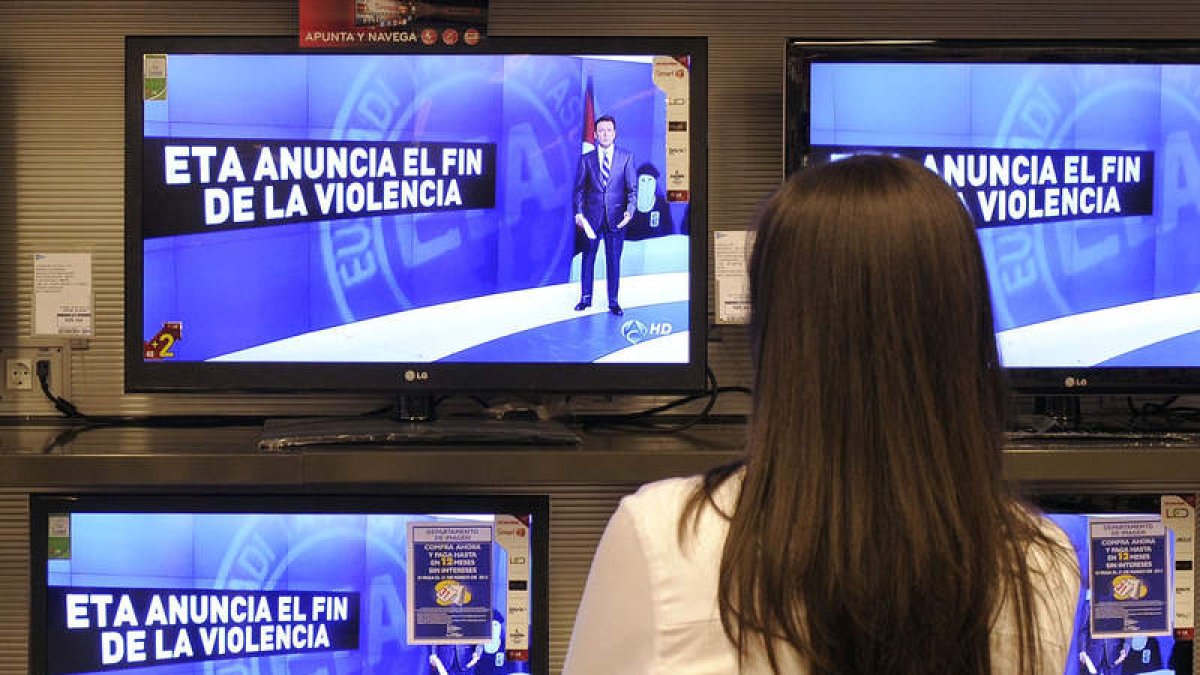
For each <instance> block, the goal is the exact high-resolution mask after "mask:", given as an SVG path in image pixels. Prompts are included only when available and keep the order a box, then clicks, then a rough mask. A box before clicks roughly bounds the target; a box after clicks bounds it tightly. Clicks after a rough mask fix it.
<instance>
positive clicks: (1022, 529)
mask: <svg viewBox="0 0 1200 675" xmlns="http://www.w3.org/2000/svg"><path fill="white" fill-rule="evenodd" d="M750 284H751V298H752V319H751V325H750V330H751V340H752V348H753V355H754V359H755V387H754V410H753V415H752V419H751V422H750V430H749V438H748V452H747V454H746V458H745V460H744V461H743V462H742V463H741V464H742V465H744V471H740V470H738V469H735V468H734V467H721V468H719V469H715V470H714V471H712V472H710V473H709V475H708V476H706V479H705V481H704V483H703V484H702V486H701V487H700V489H699V490H698V491H697V492H696V493H695V494H693V495H692V499H691V500H690V502H689V504H688V508H687V509H685V511H684V515H683V518H682V519H681V521H680V536H681V537H685V536H686V535H687V530H688V528H687V525H688V523H695V522H696V519H697V518H698V515H699V511H700V510H701V509H703V508H707V507H709V506H713V505H715V502H714V492H715V491H716V490H717V489H718V488H719V487H720V486H721V485H722V484H723V483H725V482H726V480H727V479H729V478H731V477H734V476H738V475H741V476H742V484H741V490H740V496H739V497H738V499H737V502H736V510H735V511H733V513H731V514H728V518H729V519H730V523H729V525H730V527H729V534H728V537H727V539H726V542H725V548H724V552H723V556H722V560H721V569H720V584H719V599H718V601H719V605H720V612H721V619H722V622H723V624H724V628H725V632H726V634H727V635H728V636H729V638H730V640H731V641H732V642H733V643H734V644H735V645H736V646H737V648H738V650H739V653H740V654H741V656H742V657H743V659H744V658H745V657H747V656H748V655H749V654H750V653H751V652H752V651H753V650H754V649H756V648H765V650H766V656H767V658H768V660H769V662H770V664H771V666H772V669H773V670H774V671H775V672H776V673H778V672H780V667H781V666H780V656H781V653H782V652H781V651H780V649H788V648H790V649H793V650H795V652H796V654H798V656H799V657H800V658H801V659H802V660H803V661H805V662H806V663H807V664H808V666H809V667H810V668H811V672H812V673H814V674H815V675H835V674H837V675H855V674H863V675H866V674H868V673H869V674H871V675H881V674H887V673H895V674H897V675H900V674H902V675H920V674H922V673H929V674H930V675H932V674H934V673H936V674H938V675H944V674H947V673H955V674H960V673H961V674H968V673H969V674H972V675H976V674H977V675H986V674H988V673H991V672H992V664H991V658H990V649H989V634H990V629H991V627H992V623H993V622H994V621H995V619H996V616H997V613H998V608H999V607H1000V606H1001V605H1002V604H1004V603H1008V604H1007V607H1010V608H1011V609H1012V611H1014V612H1015V616H1016V619H1017V621H1016V626H1017V631H1018V636H1017V637H1018V641H1017V642H1018V644H1016V645H1015V647H1016V650H1015V652H1016V653H1017V654H1019V655H1020V659H1021V662H1020V664H1019V666H1018V667H1019V672H1022V673H1030V672H1035V669H1036V666H1035V665H1034V664H1040V663H1041V657H1040V655H1039V643H1038V639H1037V622H1036V617H1035V612H1034V608H1033V607H1034V604H1033V603H1034V598H1033V597H1032V594H1033V591H1032V590H1031V589H1032V588H1034V587H1035V586H1034V585H1031V584H1030V583H1028V581H1029V577H1030V576H1031V575H1032V574H1035V572H1034V571H1031V570H1030V568H1029V566H1028V564H1027V562H1026V555H1027V550H1028V547H1029V546H1031V545H1037V546H1046V547H1048V548H1054V545H1053V544H1052V542H1051V541H1049V540H1048V538H1047V537H1046V535H1044V534H1043V532H1042V530H1041V529H1040V527H1039V526H1038V523H1037V522H1036V520H1035V519H1034V518H1033V517H1032V516H1031V515H1029V513H1028V512H1027V511H1026V510H1024V509H1022V508H1019V507H1017V500H1016V497H1015V495H1014V493H1013V490H1012V488H1011V486H1010V485H1008V484H1007V483H1006V482H1005V481H1004V480H1003V478H1002V476H1001V445H1002V426H1003V414H1004V396H1005V392H1004V386H1003V382H1002V373H1001V369H1000V362H999V358H998V356H997V352H996V342H995V336H994V327H993V322H992V310H991V301H990V297H989V293H988V284H987V277H986V274H985V271H984V266H983V259H982V255H981V253H980V249H979V245H978V240H977V239H976V234H975V229H974V225H973V223H972V220H971V217H970V215H969V214H968V213H967V212H966V210H965V209H964V208H963V206H962V204H961V203H960V202H959V200H958V197H957V195H956V194H955V193H954V191H953V190H952V189H951V188H950V187H948V186H947V185H946V184H945V183H944V182H942V181H941V180H940V179H939V178H938V177H937V176H936V175H934V174H933V173H932V172H930V171H928V170H926V169H925V168H924V167H922V166H920V165H919V164H917V163H915V162H912V161H909V160H899V159H893V158H889V157H854V158H850V159H846V160H843V161H839V162H834V163H830V164H826V165H823V166H820V167H817V168H813V169H809V170H807V171H804V172H801V173H799V174H797V175H795V176H793V177H792V178H791V179H790V180H788V181H787V182H786V184H785V185H784V186H783V187H782V188H781V189H780V190H779V191H778V192H776V193H775V194H774V195H773V196H772V197H771V198H770V199H769V200H768V201H767V203H766V205H765V207H764V208H763V210H762V211H761V213H760V214H759V218H758V227H757V238H756V241H755V246H754V252H753V255H752V258H751V262H750ZM738 468H740V467H738Z"/></svg>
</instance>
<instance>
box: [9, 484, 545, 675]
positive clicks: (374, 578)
mask: <svg viewBox="0 0 1200 675" xmlns="http://www.w3.org/2000/svg"><path fill="white" fill-rule="evenodd" d="M31 499H32V503H31V508H30V513H31V519H32V522H31V530H30V531H31V539H30V541H31V542H32V547H33V548H32V552H31V561H32V570H31V575H30V578H31V603H30V606H31V612H30V617H31V625H30V630H29V635H30V652H29V661H30V667H29V672H30V673H31V674H32V675H68V674H73V673H98V672H108V673H112V672H124V671H131V672H136V673H139V674H144V675H157V674H163V675H165V674H168V673H169V674H170V675H185V674H189V673H194V674H196V675H201V674H205V675H212V674H213V673H243V674H245V673H251V674H262V675H265V674H267V673H315V672H328V673H343V672H345V673H350V672H355V673H372V672H380V673H383V672H387V673H450V674H454V673H459V674H461V673H478V674H483V673H497V674H499V673H505V674H507V673H541V674H547V673H549V665H548V663H547V659H548V654H549V650H548V644H547V643H548V639H549V623H548V616H547V614H548V606H549V605H548V599H547V582H548V569H549V568H548V552H549V548H548V546H549V544H548V536H549V528H548V522H547V520H548V517H549V504H548V498H547V497H545V496H534V495H518V496H500V495H474V496H470V495H406V496H385V495H373V496H335V495H321V496H315V495H294V494H293V495H280V496H265V495H255V496H250V495H232V494H230V495H192V496H185V495H174V494H172V495H112V494H104V495H100V494H86V495H36V496H33V497H32V498H31Z"/></svg>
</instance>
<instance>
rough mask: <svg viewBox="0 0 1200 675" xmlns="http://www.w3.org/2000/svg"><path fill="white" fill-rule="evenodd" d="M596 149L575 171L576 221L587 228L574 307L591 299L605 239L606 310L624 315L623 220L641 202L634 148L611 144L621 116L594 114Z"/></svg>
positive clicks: (587, 304)
mask: <svg viewBox="0 0 1200 675" xmlns="http://www.w3.org/2000/svg"><path fill="white" fill-rule="evenodd" d="M595 132H596V149H595V150H592V151H591V152H588V153H585V154H584V155H583V156H582V157H581V158H580V159H579V170H578V171H577V172H576V173H575V226H576V227H578V228H579V229H581V230H583V233H584V235H585V236H586V237H587V241H586V242H585V244H584V250H583V264H582V267H581V268H580V270H579V281H580V297H579V304H577V305H575V310H576V311H582V310H585V309H587V308H588V307H590V306H591V305H592V282H593V279H594V278H595V274H596V270H595V268H596V251H597V250H599V248H600V240H601V239H603V240H604V256H605V266H604V271H605V276H606V281H607V282H608V311H610V312H612V313H613V314H616V315H617V316H620V315H621V314H623V313H624V312H622V311H621V305H620V303H618V302H617V290H618V289H619V287H620V284H621V249H622V248H623V247H624V245H625V226H626V225H628V224H629V221H630V219H631V218H633V211H634V208H635V207H636V205H637V174H636V172H635V171H634V167H633V153H631V152H629V151H628V150H624V149H622V148H618V147H617V146H615V145H613V141H615V140H616V139H617V122H616V120H615V119H613V117H612V116H611V115H603V116H601V117H598V118H596V124H595Z"/></svg>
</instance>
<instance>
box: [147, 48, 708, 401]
mask: <svg viewBox="0 0 1200 675" xmlns="http://www.w3.org/2000/svg"><path fill="white" fill-rule="evenodd" d="M706 83H707V48H706V41H705V39H704V38H662V37H629V38H552V37H522V38H505V37H489V38H486V39H484V40H483V41H482V42H480V43H479V44H477V45H474V46H468V45H466V44H463V43H459V44H458V45H456V46H445V45H441V46H423V45H418V46H401V45H397V46H395V47H390V48H388V49H387V50H385V51H379V50H373V51H365V50H358V51H346V50H340V51H339V50H336V49H321V50H309V51H304V50H301V49H300V48H299V47H298V46H297V40H296V37H295V36H294V35H293V36H279V37H128V38H127V39H126V108H125V111H126V140H127V153H126V183H125V187H126V189H125V197H126V208H125V216H126V249H125V250H126V286H125V311H126V317H125V326H126V335H125V386H126V389H127V390H128V391H220V390H224V391H269V392H295V391H299V392H311V391H356V392H361V391H397V392H401V393H404V392H417V393H421V392H436V393H443V392H446V393H462V392H478V391H487V392H491V391H497V392H499V391H508V392H512V391H518V392H530V391H535V392H566V393H573V392H576V393H577V392H607V393H621V392H629V393H650V392H662V393H670V392H693V391H698V390H700V389H703V387H704V384H705V332H706V316H707V299H706V294H707V282H706V274H707V272H706V270H707V264H708V263H707V245H706V229H707V226H706V209H705V200H706V198H707V190H706V158H707V152H706V104H707V99H706V91H707V84H706ZM599 127H611V130H615V141H614V142H613V146H614V147H615V148H616V150H615V152H614V153H613V157H614V159H613V160H611V161H612V162H613V163H612V166H611V168H610V167H609V166H607V165H606V167H605V169H606V173H605V175H604V176H603V177H600V175H599V169H598V160H597V159H596V157H597V155H596V154H592V153H593V152H594V149H595V148H596V147H597V146H603V145H605V144H606V143H607V140H606V138H605V135H608V134H609V131H606V132H605V135H601V136H600V137H597V135H596V130H597V128H599ZM609 138H611V136H610V137H609ZM589 158H590V159H589ZM593 165H595V166H593ZM601 203H606V204H607V205H608V208H603V207H601V206H600V204H601ZM585 214H586V215H585ZM577 215H585V217H586V218H588V219H589V220H588V223H587V226H586V227H585V226H583V225H581V224H580V223H579V221H578V219H577V218H576V216H577ZM589 233H590V234H589ZM585 256H586V257H587V258H588V259H587V261H586V262H587V264H584V258H585ZM608 258H611V259H612V260H613V264H609V263H608V262H607V259H608ZM589 275H590V277H591V278H590V284H589V285H590V288H591V289H592V291H591V293H592V296H591V299H592V302H591V304H590V305H588V306H580V307H577V305H581V304H583V303H582V302H581V300H582V296H583V295H585V294H586V292H585V291H584V289H583V286H584V285H585V282H589V279H588V277H589Z"/></svg>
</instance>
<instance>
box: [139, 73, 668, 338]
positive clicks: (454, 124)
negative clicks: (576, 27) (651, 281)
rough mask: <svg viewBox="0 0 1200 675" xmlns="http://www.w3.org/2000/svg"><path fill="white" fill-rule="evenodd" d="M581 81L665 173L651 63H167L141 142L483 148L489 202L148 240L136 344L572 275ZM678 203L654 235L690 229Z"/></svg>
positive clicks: (639, 153)
mask: <svg viewBox="0 0 1200 675" xmlns="http://www.w3.org/2000/svg"><path fill="white" fill-rule="evenodd" d="M588 78H590V79H591V80H592V83H593V89H594V97H595V110H596V115H601V114H613V115H615V116H616V117H617V119H618V121H619V122H618V123H619V127H618V139H617V143H618V145H621V146H622V147H626V148H628V149H630V150H632V151H633V152H634V155H635V157H636V158H637V159H638V161H639V163H645V162H650V163H653V164H655V165H656V166H655V170H657V171H658V173H659V175H661V174H662V173H663V172H664V171H665V157H666V137H665V130H666V120H665V116H666V112H665V108H666V106H665V98H664V94H663V93H662V92H661V91H660V90H659V89H657V88H656V87H655V86H654V84H653V81H652V67H651V64H650V63H649V61H648V60H643V61H642V62H634V61H630V60H614V59H599V58H586V57H574V56H555V55H538V56H511V55H510V56H501V55H462V56H451V55H403V56H397V55H391V56H381V55H329V54H320V55H257V56H245V55H203V56H189V55H171V56H169V57H168V95H167V100H166V101H147V102H145V103H144V111H145V123H144V124H145V129H144V131H145V134H146V136H147V137H155V136H157V137H181V138H182V137H202V138H255V139H305V140H323V139H339V140H370V141H388V140H396V141H407V140H421V141H430V142H433V141H458V142H464V141H469V142H482V143H495V144H496V145H497V168H496V173H497V176H496V205H495V208H493V209H490V210H475V211H455V212H440V213H425V214H415V215H401V216H386V217H378V218H357V219H346V220H333V221H320V222H309V223H300V224H290V225H280V226H268V227H257V228H250V229H238V230H229V231H214V232H211V233H205V234H202V235H184V236H173V237H164V238H158V239H149V240H147V241H146V242H145V244H144V261H145V262H144V280H145V292H144V313H143V319H144V321H143V323H144V325H143V331H144V335H145V337H146V339H149V338H150V337H152V336H153V335H154V334H155V333H156V332H157V331H158V330H160V329H161V328H162V326H163V323H164V322H174V321H178V322H181V323H182V325H183V339H182V340H181V341H180V342H179V343H177V344H176V345H175V347H174V349H173V351H174V352H175V357H174V358H175V359H176V360H188V361H191V360H203V359H208V358H212V357H215V356H219V355H221V354H226V353H229V352H232V351H235V350H239V349H244V348H247V347H251V346H255V345H259V344H263V343H266V342H270V341H273V340H279V339H283V338H288V337H292V336H296V335H301V334H304V333H308V332H311V331H315V330H319V329H323V328H329V327H334V326H340V325H344V324H348V323H352V322H355V321H358V320H362V319H366V318H371V317H377V316H382V315H387V314H392V313H396V312H401V311H404V310H408V309H414V308H419V307H425V306H429V305H435V304H439V303H447V302H453V301H456V300H463V299H467V298H473V297H478V296H486V295H490V294H493V293H501V292H505V291H514V290H521V289H530V288H537V287H542V286H547V285H552V284H560V283H563V284H565V283H567V282H568V281H570V278H571V262H572V257H573V255H574V254H575V250H574V249H575V246H576V239H575V237H576V233H575V228H574V226H573V221H572V215H573V214H572V197H571V191H572V187H573V182H574V177H575V171H576V168H577V163H578V161H579V156H580V152H581V147H582V132H583V120H584V91H585V86H586V81H587V79H588ZM151 179H154V177H146V180H151ZM659 192H660V193H661V192H662V188H661V182H660V187H659ZM685 209H686V206H685V205H679V204H672V205H670V209H669V210H668V214H669V215H670V216H671V217H669V218H667V220H669V221H670V222H672V223H673V225H672V226H671V227H663V228H661V229H659V230H656V231H655V232H654V235H655V236H657V235H666V234H679V233H686V210H685ZM630 237H631V238H637V237H635V236H634V235H633V233H632V232H631V235H630ZM675 257H679V256H675ZM624 262H625V267H624V269H623V270H622V273H623V275H635V274H643V273H654V272H676V271H683V270H686V267H687V259H686V252H685V253H684V255H683V256H682V258H681V259H680V260H674V259H672V260H669V261H667V262H668V265H667V268H665V269H660V267H662V266H663V260H662V258H661V257H657V258H656V257H652V256H645V257H644V258H642V257H640V256H626V259H625V261H624ZM601 283H603V282H601ZM571 360H576V361H584V360H589V359H588V358H587V357H586V356H583V355H575V357H574V358H572V359H571Z"/></svg>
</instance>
